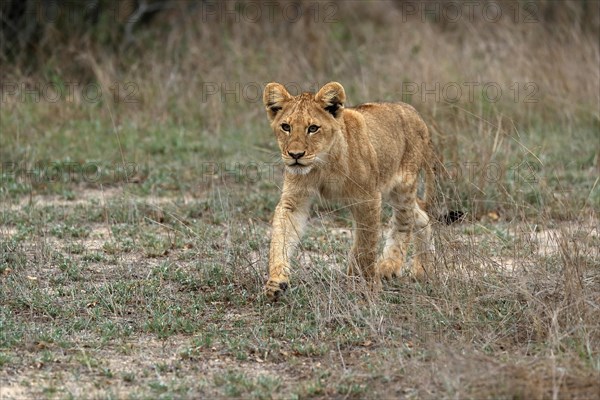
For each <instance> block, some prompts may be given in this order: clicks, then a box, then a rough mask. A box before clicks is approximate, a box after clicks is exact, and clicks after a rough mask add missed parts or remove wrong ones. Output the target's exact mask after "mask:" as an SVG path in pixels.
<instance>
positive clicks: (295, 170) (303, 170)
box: [285, 165, 312, 175]
mask: <svg viewBox="0 0 600 400" xmlns="http://www.w3.org/2000/svg"><path fill="white" fill-rule="evenodd" d="M311 169H312V165H307V166H305V167H290V166H289V165H286V166H285V170H286V171H287V172H288V173H289V174H292V175H306V174H308V173H309V172H310V170H311Z"/></svg>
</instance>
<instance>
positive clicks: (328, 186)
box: [263, 82, 434, 300]
mask: <svg viewBox="0 0 600 400" xmlns="http://www.w3.org/2000/svg"><path fill="white" fill-rule="evenodd" d="M263 102H264V104H265V107H266V110H267V115H268V118H269V121H270V122H271V128H273V132H274V133H275V137H276V138H277V142H278V143H279V148H280V149H281V158H282V159H283V162H284V164H285V177H284V182H283V191H282V194H281V200H280V201H279V204H278V205H277V208H276V209H275V215H274V217H273V232H272V237H271V248H270V252H269V280H268V282H267V284H266V287H265V292H266V295H267V296H268V297H269V298H270V299H273V300H276V299H277V298H278V297H279V296H280V295H282V294H283V293H284V292H285V291H286V290H287V288H288V287H289V275H290V259H291V258H292V256H293V253H294V250H295V248H296V247H297V245H298V243H299V242H300V238H301V236H302V230H303V228H304V225H305V223H306V219H307V217H308V214H309V208H310V200H311V198H312V197H313V196H314V195H317V194H318V195H320V196H322V197H323V198H326V199H336V200H341V201H345V202H346V203H347V204H348V206H349V207H350V210H351V212H352V215H353V217H354V220H355V224H354V226H355V231H354V243H353V245H352V250H351V251H350V259H349V263H348V274H351V275H362V276H364V277H365V278H366V279H367V280H368V281H369V282H370V283H371V284H372V285H373V287H376V288H377V287H379V285H380V282H381V278H382V277H385V278H391V277H393V276H395V275H399V274H400V272H401V269H402V265H403V263H404V259H405V256H406V251H407V248H408V245H409V242H410V237H411V233H412V231H413V230H414V231H415V239H416V240H415V250H416V252H415V253H416V254H415V257H414V260H413V268H412V272H413V274H414V275H415V276H416V277H423V276H424V275H425V273H426V270H425V266H427V264H428V263H429V262H430V258H431V254H432V252H433V245H432V241H431V227H430V225H429V217H428V216H427V213H426V212H425V211H424V210H423V208H421V206H419V203H417V181H418V176H419V172H420V171H421V170H422V169H424V170H425V177H426V196H427V195H429V197H431V194H432V189H433V187H434V173H433V168H432V163H433V157H434V153H433V149H432V144H431V139H430V136H429V131H428V130H427V126H426V125H425V123H424V122H423V120H422V119H421V117H420V116H419V114H418V113H417V111H416V110H415V109H414V108H413V107H412V106H410V105H408V104H404V103H366V104H362V105H359V106H356V107H352V108H345V107H344V104H345V102H346V94H345V92H344V88H343V87H342V85H340V84H339V83H337V82H330V83H328V84H326V85H325V86H323V87H322V88H321V89H320V90H319V92H318V93H317V94H313V93H302V94H300V95H298V96H292V95H290V94H289V93H288V91H287V90H286V89H285V87H283V85H281V84H279V83H269V84H268V85H267V86H266V87H265V90H264V93H263ZM382 195H383V196H386V198H387V200H388V201H389V202H390V203H391V205H392V207H393V217H392V220H391V221H390V225H389V229H388V231H387V235H386V242H385V248H384V250H383V256H382V257H381V259H380V260H379V262H377V263H376V258H377V254H376V253H377V244H378V239H379V237H380V213H381V201H382ZM426 198H427V197H426Z"/></svg>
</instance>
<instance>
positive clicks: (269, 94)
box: [263, 82, 292, 121]
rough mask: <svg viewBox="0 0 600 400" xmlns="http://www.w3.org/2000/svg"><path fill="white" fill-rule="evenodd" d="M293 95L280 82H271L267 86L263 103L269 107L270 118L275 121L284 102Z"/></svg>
mask: <svg viewBox="0 0 600 400" xmlns="http://www.w3.org/2000/svg"><path fill="white" fill-rule="evenodd" d="M291 97H292V96H291V95H290V94H289V92H288V91H287V90H286V89H285V87H284V86H283V85H281V84H279V83H276V82H271V83H269V84H268V85H267V86H265V91H264V92H263V103H264V104H265V107H266V109H267V115H268V116H269V120H271V121H273V118H275V115H277V113H278V112H279V111H281V109H282V108H283V103H284V102H285V101H286V100H289V99H290V98H291Z"/></svg>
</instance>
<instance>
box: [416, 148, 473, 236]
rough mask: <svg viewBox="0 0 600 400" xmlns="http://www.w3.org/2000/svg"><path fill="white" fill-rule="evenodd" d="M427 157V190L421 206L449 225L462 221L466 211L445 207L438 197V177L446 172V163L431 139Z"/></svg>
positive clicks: (419, 201)
mask: <svg viewBox="0 0 600 400" xmlns="http://www.w3.org/2000/svg"><path fill="white" fill-rule="evenodd" d="M427 153H428V154H427V157H426V158H425V161H424V164H423V169H424V170H425V192H424V194H423V200H422V201H421V200H420V199H419V200H418V203H419V207H421V208H422V209H423V210H425V211H427V214H429V216H430V217H432V218H434V219H436V220H438V221H440V222H444V223H446V224H448V225H450V224H453V223H455V222H460V221H463V220H464V219H465V213H464V212H463V211H461V210H448V209H447V208H446V207H443V206H442V204H441V203H443V201H442V202H440V200H441V199H439V198H438V197H437V194H438V193H437V188H438V178H439V176H440V174H444V173H445V172H444V171H445V169H444V163H443V160H442V159H441V156H439V154H438V152H437V151H436V149H435V146H434V145H433V142H431V140H430V141H429V146H428V150H427Z"/></svg>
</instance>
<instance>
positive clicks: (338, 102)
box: [315, 82, 346, 118]
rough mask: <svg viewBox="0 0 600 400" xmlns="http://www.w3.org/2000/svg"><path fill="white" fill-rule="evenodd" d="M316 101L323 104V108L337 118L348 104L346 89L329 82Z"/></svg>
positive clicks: (318, 94)
mask: <svg viewBox="0 0 600 400" xmlns="http://www.w3.org/2000/svg"><path fill="white" fill-rule="evenodd" d="M315 101H316V102H318V103H321V104H322V105H323V108H324V109H325V110H327V112H328V113H330V114H331V115H333V116H334V117H335V118H337V117H339V116H340V115H341V114H342V110H343V109H344V103H345V102H346V92H345V91H344V87H343V86H342V85H340V84H339V83H337V82H329V83H328V84H326V85H325V86H323V87H322V88H321V89H320V90H319V92H318V93H317V94H316V95H315Z"/></svg>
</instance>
